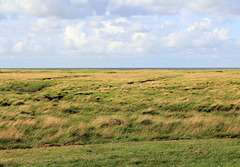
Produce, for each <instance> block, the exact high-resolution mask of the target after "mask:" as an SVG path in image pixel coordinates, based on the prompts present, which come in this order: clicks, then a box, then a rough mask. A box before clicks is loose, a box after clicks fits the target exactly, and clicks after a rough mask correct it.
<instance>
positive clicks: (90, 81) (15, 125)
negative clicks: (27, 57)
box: [0, 70, 240, 149]
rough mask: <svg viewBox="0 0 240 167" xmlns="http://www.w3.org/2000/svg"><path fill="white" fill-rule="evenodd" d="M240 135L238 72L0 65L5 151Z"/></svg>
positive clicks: (0, 143) (0, 141)
mask: <svg viewBox="0 0 240 167" xmlns="http://www.w3.org/2000/svg"><path fill="white" fill-rule="evenodd" d="M208 138H240V71H239V70H223V71H216V70H215V71H214V70H213V71H211V70H210V71H161V70H140V71H109V70H45V71H41V70H0V149H11V148H31V147H36V146H49V145H51V146H54V145H55V146H63V145H72V144H99V143H114V142H130V141H156V140H180V139H208Z"/></svg>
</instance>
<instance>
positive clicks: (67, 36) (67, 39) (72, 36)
mask: <svg viewBox="0 0 240 167" xmlns="http://www.w3.org/2000/svg"><path fill="white" fill-rule="evenodd" d="M83 26H84V23H79V24H78V25H76V26H67V27H66V31H65V32H64V43H65V44H66V46H67V47H71V46H72V45H74V46H76V47H77V48H79V49H80V48H82V46H83V44H85V43H86V34H85V33H83V32H82V28H83Z"/></svg>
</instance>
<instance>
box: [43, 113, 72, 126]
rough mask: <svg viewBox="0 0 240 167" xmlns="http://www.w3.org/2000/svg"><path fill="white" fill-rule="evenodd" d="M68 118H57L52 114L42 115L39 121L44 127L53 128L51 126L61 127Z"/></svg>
mask: <svg viewBox="0 0 240 167" xmlns="http://www.w3.org/2000/svg"><path fill="white" fill-rule="evenodd" d="M68 122H69V120H68V119H67V118H58V117H54V116H42V117H41V118H40V123H42V126H43V127H44V128H53V127H63V126H65V125H66V124H67V123H68Z"/></svg>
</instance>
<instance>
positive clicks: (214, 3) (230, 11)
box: [0, 0, 240, 19]
mask: <svg viewBox="0 0 240 167" xmlns="http://www.w3.org/2000/svg"><path fill="white" fill-rule="evenodd" d="M183 8H188V9H191V10H193V11H196V12H218V13H223V14H225V15H238V16H239V15H240V5H239V1H238V0H200V1H199V0H171V1H166V0H34V1H33V0H1V1H0V14H7V13H20V14H25V15H32V16H38V17H53V16H54V17H59V18H72V19H73V18H82V17H86V16H93V15H105V14H106V13H110V14H117V15H120V16H133V15H149V14H150V15H152V14H155V15H156V14H157V15H177V14H179V13H180V12H181V9H183Z"/></svg>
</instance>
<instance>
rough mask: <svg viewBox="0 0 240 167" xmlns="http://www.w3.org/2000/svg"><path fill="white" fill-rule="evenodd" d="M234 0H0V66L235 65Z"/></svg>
mask: <svg viewBox="0 0 240 167" xmlns="http://www.w3.org/2000/svg"><path fill="white" fill-rule="evenodd" d="M239 29H240V1H239V0H201V1H199V0H171V1H166V0H51V1H49V0H34V1H33V0H0V68H54V67H55V68H90V67H113V68H117V67H143V68H144V67H159V68H160V67H240V31H239Z"/></svg>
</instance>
